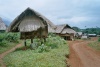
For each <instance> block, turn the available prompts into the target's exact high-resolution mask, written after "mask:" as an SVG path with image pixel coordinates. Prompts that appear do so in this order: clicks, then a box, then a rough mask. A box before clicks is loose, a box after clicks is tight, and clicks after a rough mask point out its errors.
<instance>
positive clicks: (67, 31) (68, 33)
mask: <svg viewBox="0 0 100 67" xmlns="http://www.w3.org/2000/svg"><path fill="white" fill-rule="evenodd" d="M56 27H57V28H56V34H57V35H59V36H61V37H63V38H64V39H65V40H73V39H74V36H75V34H76V32H75V31H74V30H73V29H72V28H71V27H70V26H69V25H68V24H63V25H57V26H56Z"/></svg>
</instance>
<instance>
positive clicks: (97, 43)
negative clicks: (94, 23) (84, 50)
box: [88, 38, 100, 50]
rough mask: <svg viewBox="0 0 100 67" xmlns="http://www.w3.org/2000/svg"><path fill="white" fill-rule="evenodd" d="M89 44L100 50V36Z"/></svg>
mask: <svg viewBox="0 0 100 67" xmlns="http://www.w3.org/2000/svg"><path fill="white" fill-rule="evenodd" d="M88 46H90V47H92V48H94V49H96V50H100V38H99V39H98V41H96V42H92V43H90V44H88Z"/></svg>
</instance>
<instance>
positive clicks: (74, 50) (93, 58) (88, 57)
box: [69, 41, 100, 67]
mask: <svg viewBox="0 0 100 67" xmlns="http://www.w3.org/2000/svg"><path fill="white" fill-rule="evenodd" d="M89 42H91V41H73V42H71V41H70V42H69V44H70V56H69V63H70V65H71V67H100V52H97V51H95V50H94V49H92V48H90V47H88V46H87V44H88V43H89Z"/></svg>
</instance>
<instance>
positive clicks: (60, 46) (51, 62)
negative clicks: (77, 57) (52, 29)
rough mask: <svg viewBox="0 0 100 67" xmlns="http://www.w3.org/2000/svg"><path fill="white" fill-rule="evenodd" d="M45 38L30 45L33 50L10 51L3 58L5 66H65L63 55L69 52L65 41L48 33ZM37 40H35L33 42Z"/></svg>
mask: <svg viewBox="0 0 100 67" xmlns="http://www.w3.org/2000/svg"><path fill="white" fill-rule="evenodd" d="M46 40H47V42H45V43H43V44H40V45H38V46H37V45H35V46H33V45H32V47H33V48H34V49H33V50H31V49H27V50H25V51H23V50H16V51H14V52H12V53H10V54H9V55H7V56H6V57H5V58H4V59H3V60H4V62H5V64H6V65H7V67H66V63H65V60H66V59H67V58H66V57H65V55H68V54H69V47H68V45H67V43H66V41H65V40H64V39H62V38H60V37H59V36H56V35H49V36H48V38H47V39H46ZM38 41H39V40H37V41H36V40H35V41H34V42H35V44H36V42H38ZM28 42H29V40H28V41H27V43H28ZM29 43H30V42H29ZM38 43H39V42H38Z"/></svg>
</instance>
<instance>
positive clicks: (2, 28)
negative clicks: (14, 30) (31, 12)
mask: <svg viewBox="0 0 100 67" xmlns="http://www.w3.org/2000/svg"><path fill="white" fill-rule="evenodd" d="M5 30H6V25H5V23H4V22H3V21H2V18H1V17H0V32H3V31H5Z"/></svg>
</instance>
